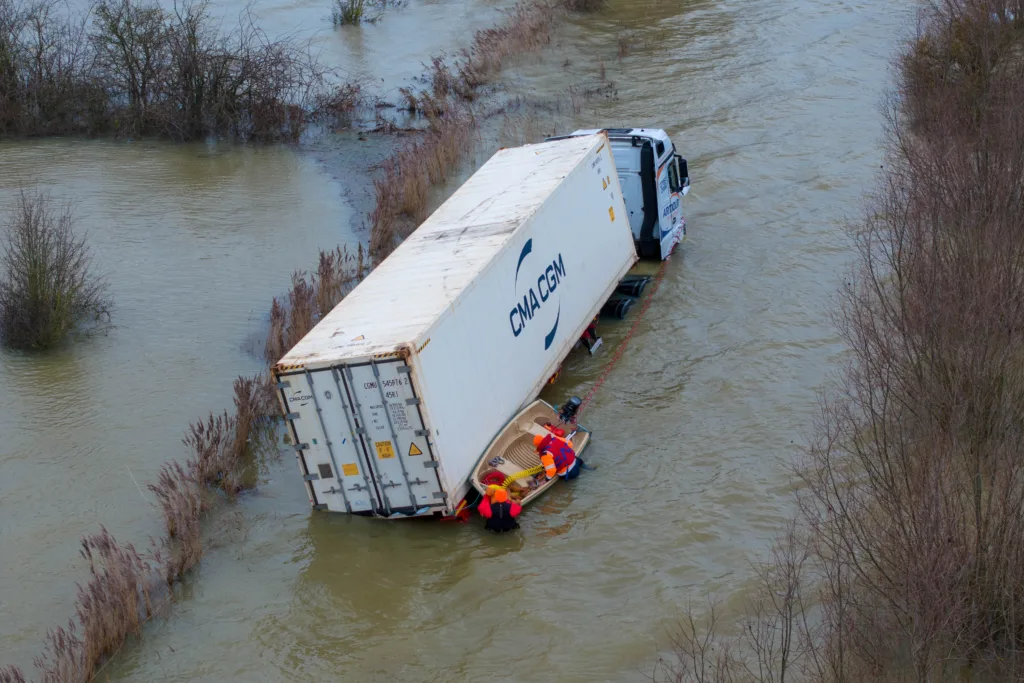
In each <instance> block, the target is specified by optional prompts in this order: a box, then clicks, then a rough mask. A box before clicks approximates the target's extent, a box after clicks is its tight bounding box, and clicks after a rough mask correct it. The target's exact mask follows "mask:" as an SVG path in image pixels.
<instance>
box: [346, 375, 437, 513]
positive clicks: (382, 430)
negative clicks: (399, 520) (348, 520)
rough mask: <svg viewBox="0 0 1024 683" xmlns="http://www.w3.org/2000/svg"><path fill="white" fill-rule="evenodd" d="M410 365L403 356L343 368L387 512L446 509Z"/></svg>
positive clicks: (420, 511) (384, 511)
mask: <svg viewBox="0 0 1024 683" xmlns="http://www.w3.org/2000/svg"><path fill="white" fill-rule="evenodd" d="M409 370H410V368H409V366H408V365H406V364H405V361H404V360H401V359H395V360H388V361H383V362H380V363H377V362H371V363H366V364H360V365H348V366H346V367H345V368H344V375H345V380H346V382H347V384H348V387H349V391H350V393H351V395H352V396H353V400H354V402H355V405H354V406H353V407H354V408H355V411H356V414H357V416H358V418H359V424H360V426H362V427H363V428H364V430H365V431H364V433H363V434H362V438H363V443H364V448H365V451H366V454H367V457H368V459H369V461H370V462H372V465H371V467H372V470H373V471H374V472H375V474H376V482H375V483H376V486H377V489H378V490H379V491H380V493H381V497H382V499H383V500H382V502H383V507H384V509H383V510H382V513H383V514H386V515H391V514H407V515H408V514H413V513H422V512H427V511H429V510H431V509H445V508H446V507H447V502H448V501H447V498H446V496H445V493H444V492H443V490H442V488H441V482H440V479H439V477H438V467H437V460H436V459H435V457H434V453H433V450H432V445H431V443H430V439H429V434H428V433H427V431H426V429H425V428H424V425H423V419H422V414H421V412H420V400H419V398H418V397H417V396H416V392H415V389H414V387H413V385H412V381H411V378H410V376H409Z"/></svg>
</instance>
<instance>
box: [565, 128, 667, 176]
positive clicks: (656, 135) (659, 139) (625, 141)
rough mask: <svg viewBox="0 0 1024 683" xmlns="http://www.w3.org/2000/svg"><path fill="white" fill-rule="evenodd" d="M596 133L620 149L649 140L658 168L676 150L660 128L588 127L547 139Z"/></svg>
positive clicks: (635, 145)
mask: <svg viewBox="0 0 1024 683" xmlns="http://www.w3.org/2000/svg"><path fill="white" fill-rule="evenodd" d="M597 133H604V134H606V135H607V136H608V140H609V141H610V142H611V144H612V147H613V148H615V149H620V150H621V149H623V148H624V147H640V146H641V145H642V144H643V141H647V140H650V141H651V142H652V143H653V147H654V157H655V166H656V167H657V168H660V167H661V165H662V164H664V163H665V161H666V160H668V159H669V158H670V157H671V156H672V154H674V153H675V151H676V148H675V145H673V144H672V140H670V139H669V137H668V133H666V132H665V131H664V130H662V129H661V128H588V129H584V130H576V131H573V132H572V133H569V134H568V135H563V136H559V137H553V138H548V141H551V140H562V139H565V138H574V137H582V136H586V135H595V134H597ZM617 159H619V161H618V162H617V163H626V164H628V161H627V159H625V158H623V157H622V156H621V155H620V156H619V157H617Z"/></svg>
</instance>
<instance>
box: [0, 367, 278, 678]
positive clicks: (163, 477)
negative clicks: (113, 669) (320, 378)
mask: <svg viewBox="0 0 1024 683" xmlns="http://www.w3.org/2000/svg"><path fill="white" fill-rule="evenodd" d="M234 387H235V398H234V403H235V414H234V415H228V414H227V413H224V414H222V415H219V416H215V415H212V414H211V415H210V416H209V418H208V419H207V420H205V421H200V422H198V423H195V424H192V425H189V431H188V434H187V435H186V437H185V439H184V440H183V441H184V442H185V444H186V445H187V446H188V447H189V448H190V449H191V450H192V456H191V457H189V458H187V459H186V461H185V465H184V466H182V465H181V464H180V463H177V462H169V463H166V464H165V465H164V466H163V468H161V470H160V475H159V476H158V478H157V481H156V482H155V483H153V484H150V485H149V486H148V487H147V488H148V489H149V490H150V491H151V492H152V493H153V494H154V495H155V496H156V499H157V504H158V506H159V507H160V511H161V514H162V515H163V519H164V525H165V527H166V530H167V535H166V537H164V538H163V539H162V540H161V541H160V543H159V545H158V546H157V547H156V548H155V549H154V550H153V551H152V552H149V553H146V554H142V553H139V552H138V551H137V550H136V549H135V548H134V546H132V545H131V544H128V545H121V544H118V543H117V541H116V540H115V539H114V538H113V536H111V535H110V534H109V533H108V532H107V530H106V529H101V532H100V533H99V534H95V535H91V536H86V537H85V538H84V539H83V540H82V557H83V558H85V559H86V560H87V561H88V562H89V581H88V582H87V583H86V584H85V585H84V586H79V590H78V598H77V600H76V610H75V611H76V618H75V619H73V620H71V621H69V623H68V625H67V627H58V628H56V629H53V630H51V631H49V632H48V633H47V635H46V644H45V647H44V651H43V654H42V655H40V656H39V657H38V658H37V659H36V662H35V664H36V668H37V669H38V670H39V672H40V674H41V676H42V680H43V681H44V682H46V681H54V682H61V683H64V682H76V683H77V682H81V683H85V682H86V681H88V680H91V679H92V677H93V675H94V674H95V672H96V671H97V670H98V668H99V667H101V666H102V665H103V664H104V662H105V661H106V660H107V659H108V658H109V657H110V656H111V655H112V654H113V653H114V652H116V651H117V650H118V649H119V648H120V647H121V646H122V645H123V644H124V642H125V641H126V640H127V639H128V638H129V637H130V636H132V635H138V634H140V632H141V629H142V626H143V624H144V623H145V622H146V621H147V620H148V619H149V618H150V617H151V616H152V615H153V614H154V613H155V611H156V610H157V609H158V607H159V605H160V604H163V603H165V602H167V601H168V600H169V599H170V598H171V596H172V594H171V593H169V589H170V588H171V587H173V585H174V584H175V583H177V582H178V581H180V580H181V579H182V578H183V577H184V575H185V574H186V573H187V572H188V570H189V569H191V568H192V567H194V566H195V565H196V564H197V563H198V562H199V560H200V559H201V558H202V556H203V550H204V547H203V537H202V528H201V525H202V521H203V518H204V517H205V515H206V514H207V513H208V512H209V511H210V510H211V509H212V506H213V505H214V504H215V502H216V496H215V495H214V492H216V491H220V492H222V493H223V494H224V495H225V497H226V498H227V499H229V500H230V499H233V498H234V497H235V496H237V495H238V493H240V492H241V491H242V490H244V489H246V488H249V487H251V486H252V485H254V483H255V479H254V478H253V477H252V476H249V472H248V470H249V469H250V468H251V467H252V466H253V456H254V455H255V448H254V447H256V446H259V445H260V444H261V443H262V441H261V440H262V439H263V438H265V437H266V436H267V435H269V433H270V430H271V425H270V424H269V423H268V422H266V421H265V418H266V417H269V416H271V415H274V414H275V413H276V412H277V406H276V404H275V403H274V402H273V401H274V399H273V393H272V390H271V389H270V379H269V375H268V374H263V375H258V376H257V377H252V378H247V377H239V378H238V379H236V380H235V385H234ZM158 603H159V604H158ZM24 680H25V678H24V674H23V673H22V672H21V671H20V670H18V669H16V668H14V667H7V668H5V669H0V681H2V682H4V683H17V682H20V681H24Z"/></svg>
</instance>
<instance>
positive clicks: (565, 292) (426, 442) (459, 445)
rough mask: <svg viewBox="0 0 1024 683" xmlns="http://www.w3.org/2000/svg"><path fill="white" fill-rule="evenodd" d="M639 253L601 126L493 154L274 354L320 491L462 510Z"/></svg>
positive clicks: (352, 502) (352, 501)
mask: <svg viewBox="0 0 1024 683" xmlns="http://www.w3.org/2000/svg"><path fill="white" fill-rule="evenodd" d="M636 258H637V257H636V252H635V249H634V246H633V235H632V232H631V230H630V226H629V219H628V216H627V213H626V210H625V206H624V204H623V199H622V192H621V190H620V187H619V180H618V176H617V175H616V172H615V163H614V161H613V160H612V156H611V149H610V146H609V144H608V141H607V138H606V136H605V135H604V134H603V133H599V134H596V135H588V136H584V137H574V138H568V139H564V140H558V141H554V142H547V143H542V144H537V145H527V146H524V147H518V148H512V149H504V150H501V151H499V152H498V153H496V154H495V155H494V156H493V157H491V159H490V160H488V161H487V163H486V164H484V165H483V166H482V167H481V168H480V169H479V170H478V171H477V172H476V173H475V174H474V175H473V176H472V177H471V178H470V179H469V180H467V181H466V183H465V184H464V185H463V186H462V187H460V188H459V189H458V190H457V191H456V192H455V194H453V195H452V196H451V198H449V199H448V200H447V201H446V202H445V203H444V204H443V205H441V207H440V208H438V210H437V211H435V212H434V213H433V214H432V215H431V216H430V218H428V219H427V220H426V221H425V222H424V223H423V224H422V225H421V226H420V227H419V228H418V229H417V230H416V231H415V232H414V233H413V234H412V235H410V236H409V237H408V238H407V239H406V240H405V241H404V242H403V243H402V244H401V245H400V246H399V247H398V248H397V249H396V250H395V251H394V253H392V254H391V255H390V256H389V257H388V258H387V259H385V260H384V261H383V262H382V263H381V264H380V265H379V266H378V267H377V268H376V269H374V270H373V272H372V273H370V275H369V276H368V277H367V278H366V279H365V280H364V281H363V282H362V283H360V284H359V285H358V286H357V287H356V288H355V289H354V290H353V291H352V293H351V294H349V295H348V296H347V297H346V298H345V299H344V300H343V301H342V302H341V303H340V304H339V305H338V306H337V307H335V309H334V310H333V311H331V312H330V313H329V314H328V315H327V316H325V317H324V319H323V320H321V321H320V323H319V324H317V326H316V327H315V328H314V329H313V330H311V331H310V332H309V334H307V335H306V336H305V337H304V338H303V339H302V340H301V341H300V342H299V343H298V344H296V345H295V347H294V348H293V349H292V350H291V351H289V352H288V354H287V355H285V357H284V358H282V359H281V360H280V361H279V362H278V363H277V365H276V366H275V368H274V370H275V374H276V375H277V378H278V382H279V389H280V391H279V394H280V400H281V401H282V404H283V406H284V408H285V413H286V418H287V420H288V423H289V425H290V429H291V432H292V434H291V435H292V438H293V439H294V442H295V448H296V451H297V455H298V462H299V468H300V470H301V471H302V475H303V477H304V478H305V480H306V486H307V490H308V493H309V497H310V502H311V504H312V505H313V506H314V507H315V508H317V509H327V510H334V511H340V512H351V513H361V514H373V515H378V516H392V515H396V516H402V515H412V514H429V513H451V512H453V511H454V510H455V508H456V506H457V505H458V503H459V502H460V501H461V499H462V498H463V497H464V496H465V494H466V492H467V490H468V487H469V484H468V477H469V475H470V472H471V470H472V468H473V466H474V465H475V464H476V462H477V460H478V459H479V458H480V455H481V454H482V453H483V451H484V450H485V449H486V447H487V445H488V443H490V441H491V439H492V438H493V437H494V436H495V434H497V432H498V431H499V430H500V429H501V428H502V427H503V426H504V425H505V424H506V422H507V421H508V420H509V419H511V417H512V416H513V415H515V413H516V412H517V411H518V410H520V408H522V407H523V406H525V405H526V404H527V403H529V402H530V401H531V400H533V399H534V398H535V397H536V396H537V395H538V394H539V393H540V390H541V389H542V388H543V386H544V384H545V383H546V382H547V380H548V379H549V378H550V377H551V375H552V374H553V373H554V372H555V371H556V370H557V368H558V366H559V365H560V364H561V362H562V360H564V358H565V357H566V355H568V353H569V351H570V350H571V349H572V347H573V345H574V344H575V343H576V341H577V340H578V339H579V338H580V336H581V335H582V334H583V331H584V330H585V329H586V327H587V325H588V324H589V323H590V321H591V320H592V319H593V318H594V316H596V315H597V314H598V312H599V311H600V309H601V306H602V305H603V304H604V303H605V301H607V300H608V298H609V297H610V296H611V294H612V293H613V292H614V290H615V287H616V285H617V284H618V282H619V280H620V279H621V278H622V276H623V275H625V274H626V272H627V271H628V270H629V269H630V267H631V266H632V265H633V264H634V263H635V262H636Z"/></svg>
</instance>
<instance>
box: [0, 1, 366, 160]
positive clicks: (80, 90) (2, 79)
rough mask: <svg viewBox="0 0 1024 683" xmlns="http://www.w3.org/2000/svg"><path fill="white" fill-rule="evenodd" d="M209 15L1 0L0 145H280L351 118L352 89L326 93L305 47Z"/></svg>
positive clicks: (200, 7)
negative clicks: (79, 140) (96, 139)
mask: <svg viewBox="0 0 1024 683" xmlns="http://www.w3.org/2000/svg"><path fill="white" fill-rule="evenodd" d="M207 8H208V5H207V3H206V2H205V1H203V0H201V1H199V2H192V1H191V0H185V1H184V2H182V3H180V4H176V5H175V6H174V8H173V9H170V10H168V9H165V8H163V7H161V6H160V5H159V4H157V3H153V2H149V0H101V1H100V2H98V3H97V4H96V5H95V6H94V7H93V8H92V9H91V11H89V12H86V13H85V14H82V15H76V14H75V12H74V11H72V10H71V9H69V8H67V7H64V6H63V5H60V4H58V3H57V0H0V135H8V136H13V135H59V134H68V133H80V134H81V133H85V134H92V133H108V132H116V133H120V134H122V135H132V136H139V135H159V136H165V137H170V138H174V139H180V140H191V139H196V138H201V137H203V136H205V135H207V134H211V133H212V134H218V135H226V136H232V137H236V138H240V139H251V140H281V139H295V138H297V137H298V135H299V134H300V133H301V132H302V130H303V129H304V127H305V126H306V125H307V124H308V123H309V122H310V121H311V120H314V119H315V118H318V117H330V118H331V119H332V120H338V119H339V117H342V118H343V117H344V116H347V115H348V114H350V113H351V108H352V107H354V104H353V99H354V98H355V96H357V95H358V85H357V84H341V85H338V84H333V83H331V78H330V73H329V72H328V70H326V69H324V68H322V67H321V66H320V65H319V64H318V63H317V61H316V59H314V58H313V56H312V53H311V51H310V50H309V49H308V46H307V45H302V44H299V43H297V42H295V41H294V40H291V39H286V40H278V41H274V40H270V39H269V38H268V37H267V36H266V34H264V33H263V32H262V31H261V30H260V29H259V27H258V26H257V25H256V21H255V18H254V17H253V15H252V14H251V12H249V11H248V10H246V11H245V12H243V14H242V15H241V17H240V18H239V21H238V24H237V26H236V27H235V28H234V30H232V31H228V32H223V31H221V30H220V28H219V27H218V26H217V23H216V22H215V21H214V20H213V19H212V18H211V16H210V14H209V12H208V9H207Z"/></svg>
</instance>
